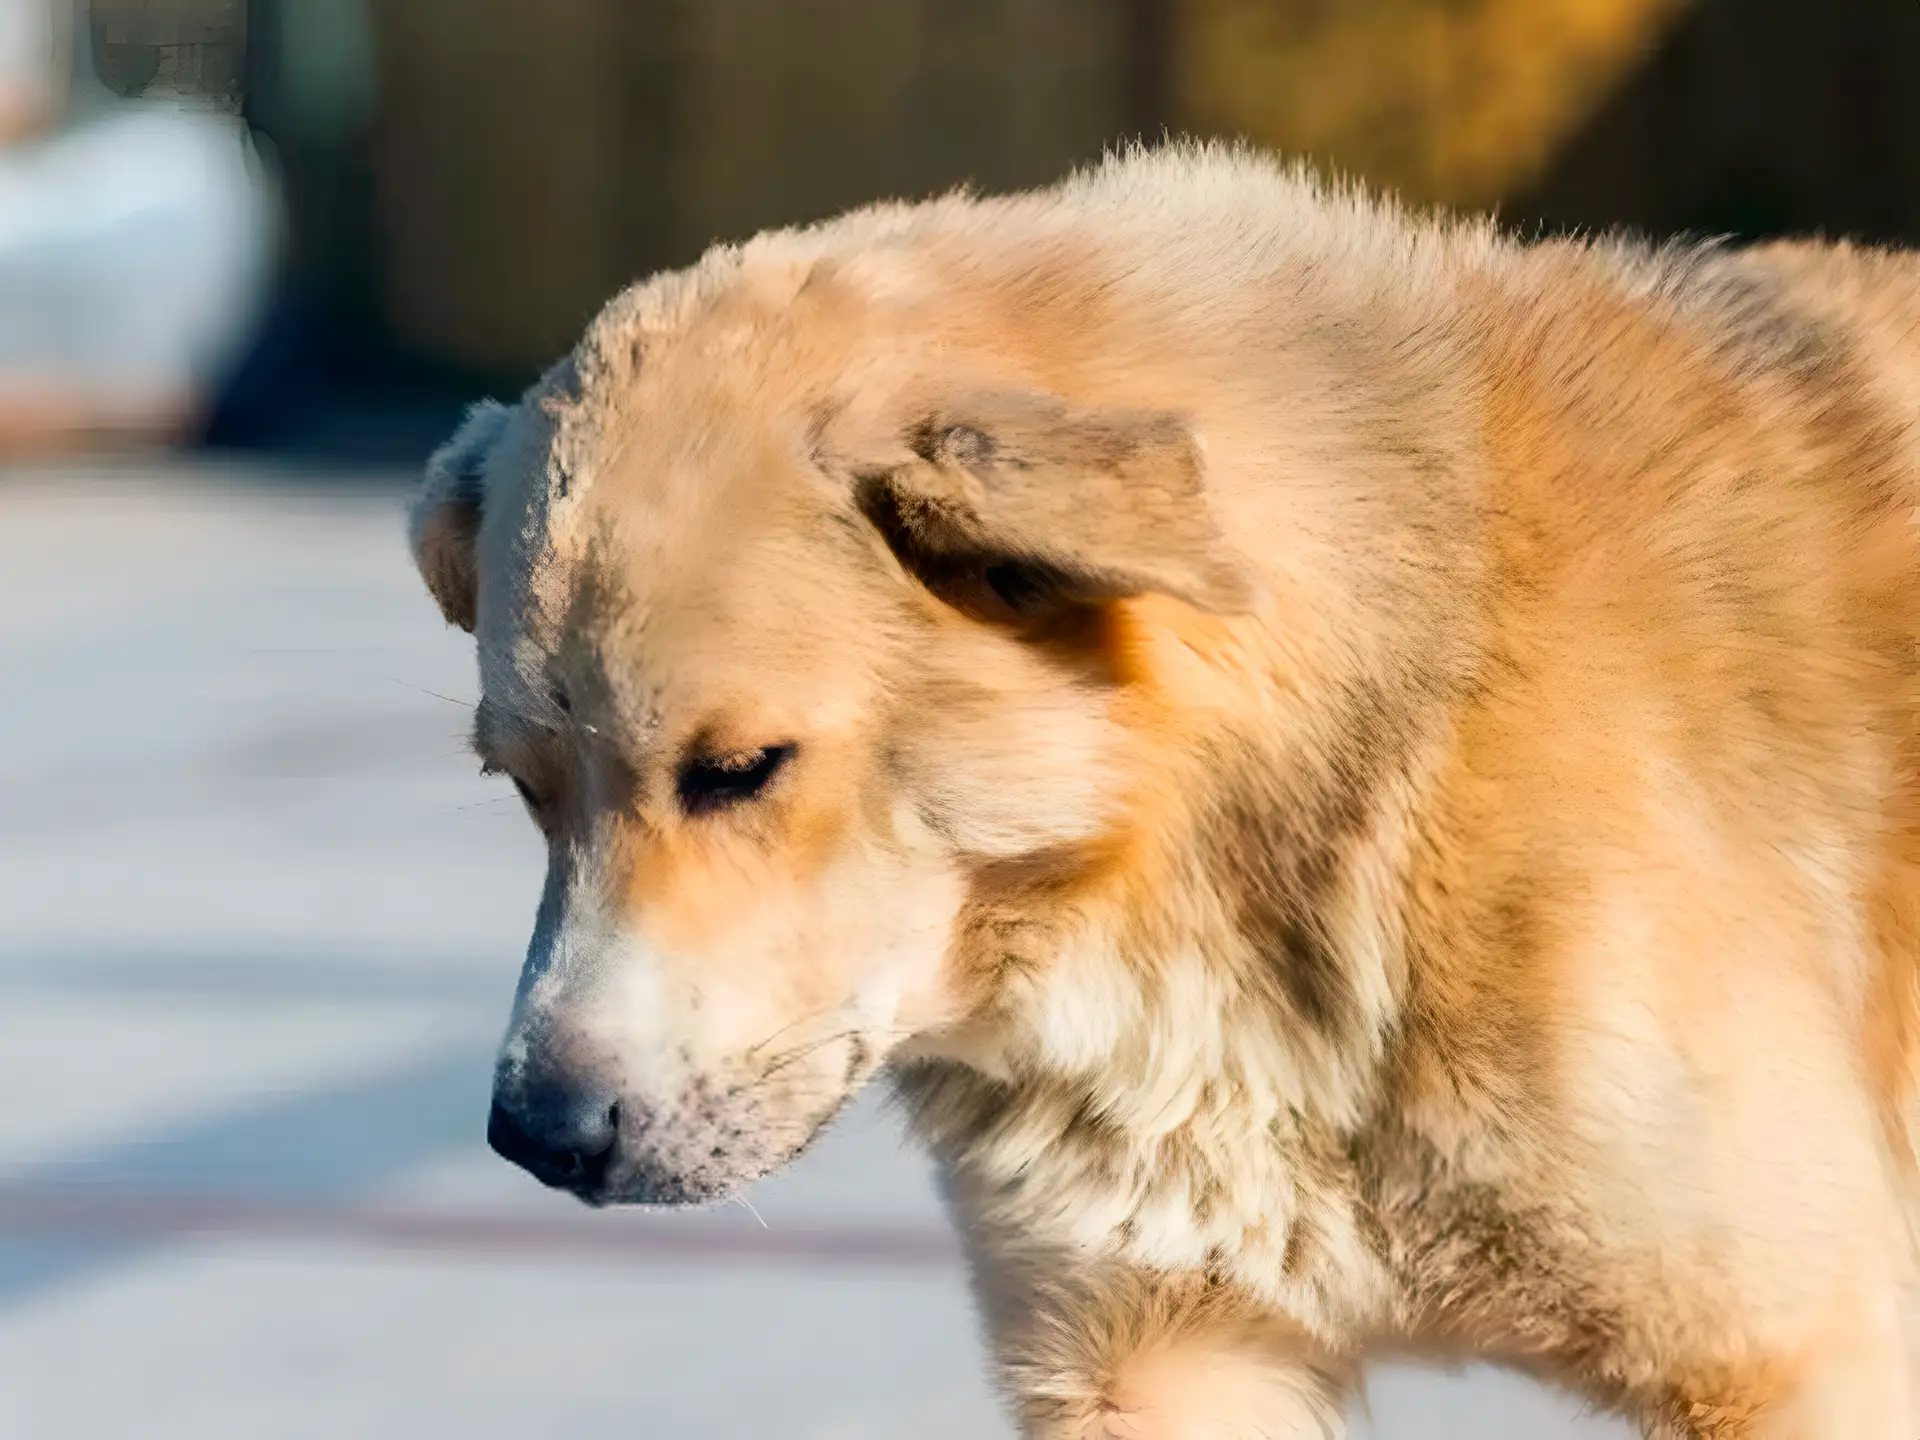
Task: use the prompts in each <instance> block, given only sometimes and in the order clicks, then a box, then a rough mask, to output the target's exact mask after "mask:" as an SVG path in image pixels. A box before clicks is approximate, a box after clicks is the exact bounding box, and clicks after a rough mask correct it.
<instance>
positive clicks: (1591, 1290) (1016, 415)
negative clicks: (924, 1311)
mask: <svg viewBox="0 0 1920 1440" xmlns="http://www.w3.org/2000/svg"><path fill="white" fill-rule="evenodd" d="M1916 422H1920V262H1916V261H1915V260H1913V259H1912V258H1910V257H1907V256H1901V255H1882V254H1875V253H1866V252H1860V251H1853V250H1847V249H1840V248H1832V249H1820V248H1812V247H1809V248H1798V249H1796V248H1786V249H1771V250H1759V251H1753V252H1729V251H1720V250H1714V249H1669V250H1649V249H1646V248H1642V247H1639V246H1635V245H1629V244H1624V243H1599V244H1584V243H1574V242H1561V241H1556V242H1549V243H1543V244H1539V245H1535V246H1531V247H1528V246H1522V245H1519V244H1517V243H1515V242H1513V241H1511V240H1509V239H1507V238H1505V237H1503V236H1501V235H1499V234H1498V233H1496V231H1495V230H1493V229H1492V228H1490V227H1489V226H1486V225H1482V224H1478V223H1456V222H1452V221H1445V220H1437V219H1428V218H1424V217H1418V216H1410V215H1407V214H1404V213H1402V212H1401V211H1399V210H1397V209H1395V208H1394V207H1392V206H1391V205H1388V204H1385V203H1383V202H1380V201H1376V200H1374V199H1371V198H1369V197H1366V196H1364V195H1361V194H1359V193H1355V192H1349V191H1343V190H1327V189H1323V188H1321V187H1319V186H1317V185H1315V184H1314V183H1313V182H1311V181H1310V180H1309V179H1307V178H1304V177H1303V176H1301V175H1299V174H1297V173H1294V172H1288V171H1282V170H1279V169H1276V168H1274V167H1273V166H1271V165H1269V164H1268V163H1266V162H1264V161H1261V160H1258V159H1255V158H1252V157H1249V156H1245V155H1240V154H1236V153H1232V152H1228V151H1223V150H1218V149H1202V148H1190V147H1175V148H1171V149H1166V150H1162V151H1158V152H1152V153H1145V152H1136V153H1130V154H1128V155H1125V156H1119V157H1115V158H1113V159H1110V160H1109V161H1108V162H1107V163H1105V164H1104V165H1102V166H1099V167H1097V168H1095V169H1093V170H1090V171H1088V172H1087V173H1085V174H1082V175H1079V176H1076V177H1074V178H1072V179H1070V180H1068V181H1066V182H1065V183H1063V184H1062V185H1060V186H1058V187H1056V188H1054V189H1051V190H1047V191H1043V192H1039V193H1035V194H1031V195H1024V196H1016V197H1011V198H1006V199H992V200H975V199H971V198H967V197H950V198H947V199H943V200H938V201H934V202H931V203H928V204H925V205H919V206H882V207H878V208H875V209H871V210H866V211H861V212H857V213H855V214H853V215H850V216H847V217H845V218H843V219H840V220H836V221H833V222H831V223H828V224H826V225H823V226H819V227H816V228H813V229H808V230H800V231H789V232H780V233H777V234H770V235H766V236H762V237H759V238H757V239H755V240H753V241H751V242H749V243H748V244H746V245H744V246H741V247H735V248H723V249H719V250H716V251H715V252H714V253H712V254H711V255H709V256H708V257H707V258H706V259H705V260H704V261H702V262H701V263H700V265H698V266H697V267H695V268H694V269H692V270H690V271H687V272H685V273H682V274H677V275H668V276H662V277H659V278H656V279H654V280H651V281H649V282H647V283H645V284H644V285H641V286H638V287H636V288H635V289H634V290H632V291H630V292H628V293H627V294H626V295H624V296H622V297H620V298H619V299H617V300H616V301H615V302H614V303H613V304H612V305H610V306H609V307H608V309H607V311H606V312H605V314H603V315H602V316H601V317H600V318H599V319H598V320H597V321H596V322H595V323H594V324H593V326H592V327H591V329H590V330H589V332H588V334H587V336H586V337H585V339H584V340H583V341H582V342H581V345H580V347H579V348H578V349H577V351H576V352H575V354H574V355H573V356H571V357H570V358H569V359H568V360H567V361H566V362H564V363H563V364H562V365H560V366H558V367H556V369H555V370H554V371H553V372H552V373H551V374H550V375H549V376H548V377H546V378H545V379H544V380H543V381H542V382H541V383H540V384H539V385H538V386H536V387H535V388H534V389H533V390H532V391H530V392H529V394H528V395H527V396H526V397H524V398H523V399H522V400H521V402H520V403H519V404H518V405H517V406H515V407H513V408H512V409H511V410H510V411H496V410H488V411H483V412H480V413H479V414H478V415H477V416H476V417H475V419H474V420H473V421H472V422H470V424H469V426H468V427H467V429H466V430H465V431H464V432H463V434H462V435H461V436H460V437H458V438H456V440H455V441H454V442H453V443H452V445H451V446H450V447H449V449H448V450H447V451H446V452H443V454H442V456H441V457H440V458H439V460H438V461H437V462H436V465H435V467H434V468H433V470H432V472H431V475H430V481H429V486H428V489H427V491H426V492H425V493H424V495H423V498H422V500H421V502H420V504H419V507H418V509H417V511H416V519H415V529H414V533H415V537H416V551H417V553H418V554H419V556H420V559H421V563H422V568H423V572H424V573H425V574H426V576H427V579H428V582H429V584H430V586H432V588H433V589H434V591H435V594H436V595H437V596H438V598H439V599H440V602H441V604H442V607H443V608H444V609H445V610H446V612H447V613H448V615H449V616H450V618H453V619H455V620H457V621H460V622H461V623H464V624H467V625H469V626H470V627H472V628H474V629H475V632H476V637H477V640H478V646H479V654H480V664H481V673H482V679H483V687H484V691H485V696H486V699H485V703H484V705H483V712H482V718H481V721H480V727H479V734H478V736H477V739H478V741H479V744H480V748H481V750H482V753H483V755H485V756H486V757H487V758H488V760H489V761H490V762H491V763H493V764H495V765H497V766H499V767H500V768H504V769H508V770H511V771H512V772H513V773H514V774H516V776H518V777H520V778H521V779H522V780H523V781H525V782H527V783H528V784H529V786H530V789H531V791H532V792H533V793H535V794H536V796H537V797H538V800H537V818H538V819H539V820H540V822H541V824H542V825H543V828H545V830H546V832H547V834H548V837H549V840H550V842H551V846H552V853H553V873H552V876H551V877H550V881H549V890H548V900H547V903H546V904H545V906H543V911H542V918H541V921H540V924H539V926H538V929H537V933H536V936H535V940H534V944H533V946H532V948H531V951H530V955H529V961H528V981H527V984H526V985H525V987H523V993H522V996H521V1000H520V1003H519V1005H518V1007H517V1009H516V1018H515V1028H514V1033H513V1035H512V1036H511V1037H510V1039H509V1044H508V1049H507V1052H506V1055H505V1059H504V1061H503V1070H502V1077H503V1078H502V1084H503V1086H507V1087H511V1086H512V1085H514V1084H516V1083H519V1078H518V1077H520V1076H521V1074H522V1072H523V1071H524V1070H525V1069H526V1067H528V1066H531V1065H534V1064H536V1063H538V1064H551V1065H557V1066H559V1067H561V1068H562V1069H564V1070H565V1071H566V1072H567V1073H570V1074H578V1075H591V1076H595V1077H599V1079H600V1080H601V1081H602V1082H604V1083H605V1084H607V1085H612V1086H618V1087H621V1088H620V1094H621V1096H622V1101H621V1110H620V1116H621V1119H620V1131H619V1150H618V1154H617V1158H616V1160H615V1161H614V1163H613V1168H612V1170H611V1171H610V1172H609V1175H610V1179H609V1185H610V1186H612V1187H613V1188H612V1189H611V1190H610V1191H609V1198H615V1199H618V1198H630V1197H633V1196H638V1195H648V1194H655V1193H659V1191H658V1187H660V1186H662V1185H667V1186H671V1187H678V1188H677V1189H675V1190H674V1191H673V1193H675V1194H685V1195H688V1196H693V1195H712V1194H720V1193H725V1192H726V1191H727V1190H729V1189H731V1188H732V1187H734V1186H737V1185H739V1184H741V1183H744V1182H745V1181H746V1180H749V1179H751V1178H752V1177H753V1176H754V1175H757V1174H759V1173H762V1172H763V1171H765V1170H766V1169H768V1168H771V1167H772V1166H774V1165H777V1164H779V1163H781V1162H782V1161H783V1160H784V1159H785V1158H787V1157H788V1156H789V1155H791V1154H792V1153H794V1152H795V1151H796V1150H797V1149H798V1148H799V1147H801V1146H802V1145H804V1143H805V1142H806V1140H807V1139H808V1138H810V1137H811V1135H812V1134H813V1133H814V1131H815V1130H816V1129H817V1128H818V1126H819V1125H820V1124H821V1123H823V1122H824V1120H825V1119H826V1118H827V1117H828V1116H830V1115H831V1113H832V1112H833V1110H834V1109H835V1108H836V1107H837V1106H838V1105H839V1104H840V1103H841V1102H842V1101H843V1100H844V1099H845V1098H846V1096H847V1095H848V1094H850V1093H851V1092H852V1091H853V1090H854V1089H855V1088H856V1087H858V1086H859V1085H860V1084H862V1083H863V1082H864V1081H865V1080H866V1079H867V1078H868V1077H869V1076H870V1075H872V1074H874V1073H876V1072H877V1071H878V1070H879V1069H880V1068H881V1067H882V1066H883V1065H884V1066H885V1067H887V1068H888V1069H889V1071H890V1073H891V1076H892V1080H893V1083H894V1084H895V1086H896V1087H897V1089H898V1091H899V1093H900V1095H901V1096H902V1098H903V1101H904V1103H905V1105H906V1106H907V1108H908V1110H909V1112H910V1114H911V1116H912V1118H913V1121H914V1124H915V1126H916V1127H917V1129H918V1130H919V1132H920V1133H921V1134H922V1135H923V1136H924V1137H925V1139H926V1140H927V1141H928V1143H929V1144H930V1145H931V1146H932V1147H933V1149H934V1152H935V1153H936V1155H937V1156H938V1157H939V1159H940V1161H941V1164H942V1166H943V1169H944V1172H945V1174H946V1175H947V1177H948V1183H949V1187H950V1191H951V1196H952V1201H953V1207H954V1213H955V1217H956V1220H957V1221H958V1223H959V1225H960V1226H961V1228H962V1230H963V1232H964V1234H965V1235H966V1237H967V1239H968V1243H969V1246H970V1249H971V1253H972V1254H973V1257H974V1262H975V1273H976V1275H977V1277H978V1287H979V1292H980V1300H981V1305H982V1309H983V1313H984V1315H985V1316H986V1319H987V1323H988V1326H989V1330H990V1333H991V1335H992V1337H993V1340H994V1346H995V1351H996V1354H997V1356H998V1360H999V1364H1000V1365H1001V1367H1002V1375H1003V1377H1004V1380H1005V1383H1006V1385H1007V1388H1008V1393H1009V1398H1010V1400H1011V1402H1012V1404H1013V1405H1014V1407H1015V1410H1016V1412H1017V1413H1018V1415H1019V1416H1020V1417H1021V1421H1022V1424H1023V1426H1024V1427H1025V1432H1026V1433H1027V1434H1028V1435H1030V1436H1034V1437H1047V1440H1099V1437H1112V1440H1119V1437H1127V1440H1136V1437H1138V1440H1201V1437H1207V1440H1213V1437H1219V1440H1253V1437H1263V1436H1264V1437H1268V1440H1276V1437H1279V1436H1282V1435H1295V1434H1299V1435H1323V1434H1326V1435H1331V1434H1337V1433H1338V1428H1339V1420H1338V1415H1339V1412H1340V1410H1341V1407H1342V1404H1343V1397H1344V1394H1345V1390H1346V1386H1347V1385H1348V1383H1349V1381H1350V1378H1351V1376H1352V1375H1353V1373H1354V1371H1355V1367H1356V1366H1357V1365H1358V1364H1359V1363H1360V1362H1361V1360H1363V1359H1364V1358H1365V1357H1366V1356H1367V1355H1369V1354H1372V1353H1377V1352H1380V1351H1383V1350H1399V1351H1406V1350H1413V1351H1416V1352H1421V1353H1429V1354H1439V1355H1448V1356H1465V1355H1484V1356H1490V1357H1493V1358H1497V1359H1503V1360H1506V1361H1509V1362H1511V1363H1515V1364H1519V1365H1523V1366H1526V1367H1528V1368H1530V1369H1532V1370H1534V1371H1535V1372H1536V1373H1539V1374H1542V1375H1545V1376H1547V1377H1549V1378H1551V1379H1554V1380H1557V1381H1559V1382H1561V1383H1564V1384H1566V1385H1569V1386H1572V1387H1575V1388H1576V1389H1578V1390H1579V1391H1581V1392H1582V1393H1583V1394H1585V1395H1586V1396H1588V1397H1589V1398H1591V1399H1592V1400H1594V1401H1595V1402H1596V1403H1599V1404H1602V1405H1605V1406H1609V1407H1613V1408H1617V1409H1619V1410H1620V1411H1622V1412H1624V1413H1626V1414H1629V1415H1631V1416H1633V1417H1634V1418H1635V1419H1637V1420H1638V1421H1639V1422H1640V1423H1641V1424H1642V1425H1643V1426H1644V1427H1645V1428H1646V1430H1647V1431H1648V1433H1649V1434H1656V1435H1671V1436H1701V1437H1708V1436H1711V1437H1732V1436H1753V1437H1788V1436H1793V1437H1813V1436H1822V1437H1826V1436H1831V1437H1846V1440H1915V1437H1916V1436H1920V1419H1917V1418H1916V1411H1915V1408H1914V1407H1915V1397H1914V1395H1913V1394H1912V1392H1911V1391H1910V1388H1909V1381H1908V1378H1907V1368H1906V1367H1907V1363H1908V1362H1907V1358H1906V1357H1907V1345H1908V1340H1907V1336H1906V1334H1905V1332H1904V1330H1903V1325H1902V1320H1901V1313H1902V1310H1903V1307H1904V1306H1905V1305H1906V1304H1907V1302H1908V1298H1909V1292H1910V1286H1911V1284H1912V1280H1913V1259H1914V1256H1913V1240H1912V1235H1913V1233H1914V1232H1913V1225H1914V1220H1915V1217H1916V1213H1920V1212H1916V1206H1915V1197H1916V1191H1915V1179H1916V1175H1915V1156H1914V1150H1913V1130H1912V1127H1913V1122H1914V1119H1915V1104H1916V1099H1915V1065H1916V1054H1917V1053H1920V993H1917V992H1916V959H1917V958H1920V804H1917V803H1916V802H1917V801H1920V795H1917V794H1916V789H1915V785H1916V775H1915V768H1916V763H1917V762H1920V728H1917V725H1916V722H1917V720H1920V709H1917V708H1916V701H1920V695H1916V688H1915V686H1916V651H1915V642H1916V638H1917V636H1916V618H1917V616H1920V609H1917V607H1916V602H1917V601H1920V588H1917V584H1916V582H1917V579H1920V575H1917V572H1916V568H1915V561H1916V553H1915V545H1916V541H1917V540H1920V527H1916V525H1915V523H1914V522H1915V517H1916V515H1920V511H1917V510H1916V508H1915V507H1916V506H1917V505H1920V440H1917V439H1916V436H1917V435H1920V426H1917V424H1916ZM767 747H775V748H776V749H777V748H779V747H786V749H785V750H783V751H782V754H783V755H785V756H786V757H787V758H786V760H785V764H784V766H783V767H782V768H781V769H780V770H779V772H778V773H777V774H776V775H775V777H774V778H773V779H772V780H771V781H770V782H768V784H767V786H766V788H765V790H764V793H756V794H754V795H753V796H751V797H749V798H746V799H744V800H741V801H740V802H739V803H733V802H731V801H730V802H729V803H728V805H727V806H726V808H724V809H720V810H716V811H714V812H713V813H706V812H704V811H700V812H697V811H696V810H695V809H694V808H692V807H691V806H690V802H688V801H687V799H686V796H687V794H688V793H689V792H688V790H687V786H688V784H689V783H690V782H689V780H688V778H687V777H688V775H689V773H690V772H689V771H688V769H687V767H688V766H690V765H698V764H701V763H705V761H704V760H703V757H707V758H711V757H716V756H717V757H719V759H720V760H723V761H725V762H726V763H728V764H733V763H735V762H734V761H733V760H732V759H731V758H729V757H733V756H746V757H752V756H756V755H761V754H764V753H766V752H767ZM739 763H742V764H744V763H745V761H744V760H743V761H741V762H739ZM650 1187H651V1188H650Z"/></svg>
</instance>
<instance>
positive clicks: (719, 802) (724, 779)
mask: <svg viewBox="0 0 1920 1440" xmlns="http://www.w3.org/2000/svg"><path fill="white" fill-rule="evenodd" d="M792 754H793V746H791V745H769V746H767V747H766V748H765V749H763V750H736V751H734V752H732V753H731V754H727V755H696V756H695V757H694V758H693V759H691V760H689V761H688V762H687V763H686V766H685V768H684V769H682V770H681V772H680V804H681V806H682V808H684V809H685V810H686V812H687V813H688V814H689V815H704V814H706V813H708V812H709V811H712V810H718V809H721V808H722V807H723V806H727V805H735V804H738V803H739V802H740V801H742V800H751V799H752V798H753V797H754V796H756V795H758V794H759V793H760V792H761V791H762V790H764V789H766V787H767V782H768V781H769V780H771V779H773V777H774V775H775V773H776V772H777V771H778V770H779V769H780V767H781V766H782V765H784V764H786V763H787V759H788V757H789V756H791V755H792Z"/></svg>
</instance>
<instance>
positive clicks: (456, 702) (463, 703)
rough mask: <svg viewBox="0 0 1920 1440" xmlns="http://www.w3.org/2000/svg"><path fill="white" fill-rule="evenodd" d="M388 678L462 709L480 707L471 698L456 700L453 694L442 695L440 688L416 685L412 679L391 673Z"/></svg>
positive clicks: (397, 683)
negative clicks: (405, 678) (432, 688)
mask: <svg viewBox="0 0 1920 1440" xmlns="http://www.w3.org/2000/svg"><path fill="white" fill-rule="evenodd" d="M387 679H389V680H391V681H392V682H393V683H394V684H396V685H401V686H404V687H406V688H407V689H409V690H418V691H419V692H420V693H421V694H422V695H431V696H432V697H433V698H434V699H436V700H444V701H446V702H447V704H449V705H458V706H459V707H460V708H461V709H462V710H475V709H478V708H479V707H478V706H476V705H475V704H474V703H473V702H472V701H471V700H456V699H455V698H454V697H453V696H451V695H442V694H441V693H440V692H439V691H438V690H429V689H427V687H426V686H424V685H415V684H414V683H413V682H412V681H411V680H402V679H401V678H400V677H399V676H398V675H389V676H387Z"/></svg>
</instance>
